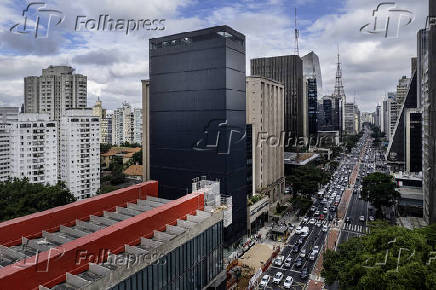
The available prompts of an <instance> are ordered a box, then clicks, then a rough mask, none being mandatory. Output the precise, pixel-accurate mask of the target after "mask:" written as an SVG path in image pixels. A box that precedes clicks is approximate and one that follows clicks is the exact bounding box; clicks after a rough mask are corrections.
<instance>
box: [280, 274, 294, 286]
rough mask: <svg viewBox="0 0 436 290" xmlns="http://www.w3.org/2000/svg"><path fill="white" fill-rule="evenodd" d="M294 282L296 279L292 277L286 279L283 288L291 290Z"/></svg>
mask: <svg viewBox="0 0 436 290" xmlns="http://www.w3.org/2000/svg"><path fill="white" fill-rule="evenodd" d="M293 282H294V278H292V277H291V276H288V277H286V279H285V282H283V288H285V289H291V286H292V283H293Z"/></svg>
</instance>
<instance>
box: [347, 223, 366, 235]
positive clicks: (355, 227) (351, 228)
mask: <svg viewBox="0 0 436 290" xmlns="http://www.w3.org/2000/svg"><path fill="white" fill-rule="evenodd" d="M342 229H343V230H346V231H351V232H357V233H362V234H369V233H370V229H369V228H368V227H367V226H362V225H356V224H352V223H344V225H343V226H342Z"/></svg>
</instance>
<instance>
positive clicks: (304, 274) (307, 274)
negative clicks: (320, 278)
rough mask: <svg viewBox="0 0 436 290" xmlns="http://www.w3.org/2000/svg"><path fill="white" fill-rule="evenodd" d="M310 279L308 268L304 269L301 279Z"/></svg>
mask: <svg viewBox="0 0 436 290" xmlns="http://www.w3.org/2000/svg"><path fill="white" fill-rule="evenodd" d="M308 277H309V270H308V269H307V267H304V268H303V270H301V274H300V278H301V279H303V280H306V279H307V278H308Z"/></svg>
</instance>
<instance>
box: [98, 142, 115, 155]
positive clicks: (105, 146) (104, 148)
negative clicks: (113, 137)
mask: <svg viewBox="0 0 436 290" xmlns="http://www.w3.org/2000/svg"><path fill="white" fill-rule="evenodd" d="M111 148H112V145H111V144H107V143H100V154H104V153H106V152H108V151H109V150H110V149H111Z"/></svg>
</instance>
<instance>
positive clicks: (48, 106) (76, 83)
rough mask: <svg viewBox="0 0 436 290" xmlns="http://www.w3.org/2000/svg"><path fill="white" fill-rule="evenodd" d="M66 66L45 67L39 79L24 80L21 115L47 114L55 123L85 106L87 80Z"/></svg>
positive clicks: (29, 78)
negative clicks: (66, 112)
mask: <svg viewBox="0 0 436 290" xmlns="http://www.w3.org/2000/svg"><path fill="white" fill-rule="evenodd" d="M73 72H74V69H73V68H72V67H69V66H49V67H48V68H46V69H43V70H42V75H41V76H29V77H26V78H24V112H25V113H41V114H49V115H50V119H52V120H59V119H60V117H61V116H62V114H63V112H64V111H65V110H67V109H70V108H85V107H86V105H87V77H86V76H84V75H81V74H74V73H73Z"/></svg>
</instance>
